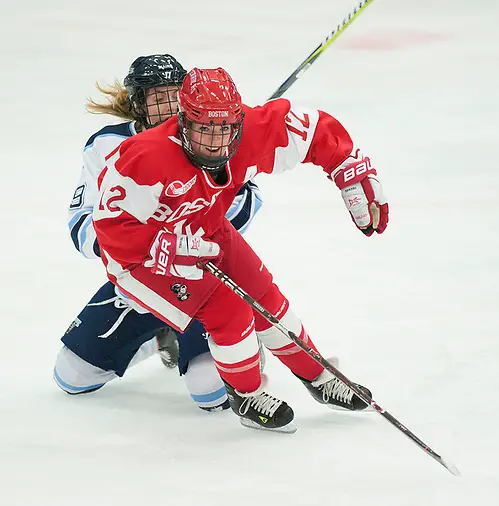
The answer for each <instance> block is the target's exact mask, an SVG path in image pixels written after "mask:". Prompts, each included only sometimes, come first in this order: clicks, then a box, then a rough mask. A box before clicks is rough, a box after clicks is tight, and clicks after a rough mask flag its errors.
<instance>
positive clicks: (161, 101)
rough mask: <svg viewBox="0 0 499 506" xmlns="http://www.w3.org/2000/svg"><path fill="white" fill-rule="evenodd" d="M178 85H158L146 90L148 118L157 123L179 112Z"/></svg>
mask: <svg viewBox="0 0 499 506" xmlns="http://www.w3.org/2000/svg"><path fill="white" fill-rule="evenodd" d="M177 92H178V87H177V86H158V87H157V88H148V89H147V90H146V91H145V95H146V96H145V98H146V108H147V119H148V122H149V123H150V124H151V125H157V124H159V123H162V122H163V121H166V120H167V119H169V118H171V117H172V116H173V115H174V114H177Z"/></svg>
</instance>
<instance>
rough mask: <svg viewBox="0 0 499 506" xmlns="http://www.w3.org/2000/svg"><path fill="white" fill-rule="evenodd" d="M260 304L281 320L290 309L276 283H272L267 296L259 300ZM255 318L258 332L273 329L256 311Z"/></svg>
mask: <svg viewBox="0 0 499 506" xmlns="http://www.w3.org/2000/svg"><path fill="white" fill-rule="evenodd" d="M258 303H259V304H261V305H262V306H263V307H264V308H265V309H266V310H267V311H270V312H271V313H272V314H273V315H274V316H276V317H277V318H279V319H281V318H282V316H283V315H284V314H285V313H286V312H287V311H288V308H289V302H288V299H286V297H285V296H284V295H283V294H282V293H281V291H280V290H279V287H278V286H277V285H276V284H275V283H272V284H271V285H270V288H269V289H268V290H267V292H266V293H265V295H263V297H261V298H260V299H258ZM254 316H255V329H256V331H257V332H260V331H262V330H266V329H268V328H270V327H272V324H271V323H269V322H268V321H267V320H266V319H265V318H264V317H263V316H261V315H260V313H258V312H256V311H254Z"/></svg>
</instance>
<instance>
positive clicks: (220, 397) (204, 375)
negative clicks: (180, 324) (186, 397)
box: [177, 320, 230, 411]
mask: <svg viewBox="0 0 499 506" xmlns="http://www.w3.org/2000/svg"><path fill="white" fill-rule="evenodd" d="M177 335H178V344H179V362H178V367H179V371H180V375H181V376H183V378H184V382H185V385H186V387H187V390H188V391H189V394H190V395H191V398H192V400H193V401H194V402H195V403H196V404H197V405H198V406H199V407H200V408H201V409H204V410H206V411H222V410H224V409H227V408H229V407H230V406H229V401H228V399H227V392H226V390H225V385H224V383H223V381H222V379H221V378H220V374H218V370H217V368H216V366H215V362H214V360H213V358H212V356H211V353H210V349H209V347H208V341H207V334H206V331H205V329H204V327H203V325H202V324H201V323H200V322H199V321H197V320H193V321H192V323H191V324H190V325H189V327H188V328H187V329H186V331H185V332H184V333H180V332H177Z"/></svg>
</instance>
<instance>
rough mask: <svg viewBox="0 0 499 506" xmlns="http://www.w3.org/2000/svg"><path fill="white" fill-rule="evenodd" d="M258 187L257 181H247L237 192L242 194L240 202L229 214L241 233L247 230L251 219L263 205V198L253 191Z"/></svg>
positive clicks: (229, 217)
mask: <svg viewBox="0 0 499 506" xmlns="http://www.w3.org/2000/svg"><path fill="white" fill-rule="evenodd" d="M257 188H258V186H256V185H255V183H251V184H250V183H246V185H245V186H243V187H242V188H241V189H240V190H239V192H238V193H237V194H238V196H242V199H241V202H240V204H239V205H238V206H237V208H236V209H234V210H233V211H232V212H229V213H228V215H227V218H228V219H229V220H230V222H231V223H232V225H233V226H234V228H235V229H236V230H237V231H238V232H240V233H241V234H242V233H244V232H245V231H246V229H247V228H248V226H249V224H250V222H251V220H252V219H253V218H254V217H255V214H256V213H257V212H258V210H259V209H260V207H261V206H262V202H261V200H260V199H259V198H258V197H257V196H256V194H255V193H254V191H253V190H254V189H257Z"/></svg>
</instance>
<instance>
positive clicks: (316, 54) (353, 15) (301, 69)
mask: <svg viewBox="0 0 499 506" xmlns="http://www.w3.org/2000/svg"><path fill="white" fill-rule="evenodd" d="M372 2H373V0H362V1H361V2H359V4H358V5H357V7H355V9H354V10H353V11H352V12H350V14H348V16H347V17H346V18H345V19H344V20H343V23H341V25H338V26H337V27H336V30H333V31H332V32H331V33H330V34H329V35H328V36H327V37H326V38H325V39H324V40H323V41H322V42H321V43H320V44H319V45H318V46H317V47H316V48H315V49H314V50H313V51H312V52H311V53H310V54H309V55H308V57H307V58H305V60H303V61H302V62H301V63H300V65H299V66H298V67H297V68H296V69H295V70H294V71H293V72H292V74H291V75H290V76H289V77H288V78H287V79H286V80H285V81H284V82H283V83H282V84H281V86H279V88H277V90H276V91H274V93H273V94H272V95H271V96H270V98H269V99H268V100H273V99H274V98H279V97H280V96H282V95H283V94H284V93H285V92H286V91H287V90H288V88H289V87H290V86H291V85H292V84H293V83H294V82H295V81H297V80H298V79H299V78H300V77H301V76H302V74H303V73H304V72H305V71H306V70H307V69H308V68H309V67H310V65H312V63H314V61H315V60H317V58H319V56H320V55H321V54H322V53H323V52H324V51H325V50H326V49H327V48H328V47H329V46H330V45H331V44H332V43H333V42H334V41H335V40H336V39H337V38H338V37H339V36H340V35H341V34H342V33H343V32H344V31H345V30H346V29H347V28H348V27H349V26H350V25H351V24H352V23H353V21H354V19H355V18H357V17H358V16H360V13H361V12H362V11H364V9H365V8H366V7H367V6H368V5H369V4H370V3H372Z"/></svg>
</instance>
